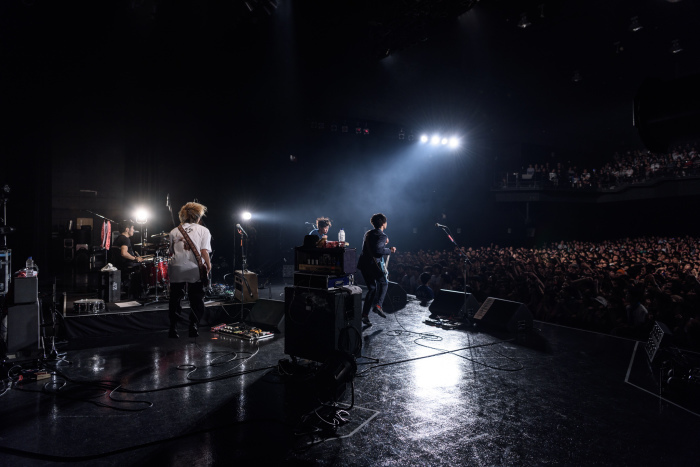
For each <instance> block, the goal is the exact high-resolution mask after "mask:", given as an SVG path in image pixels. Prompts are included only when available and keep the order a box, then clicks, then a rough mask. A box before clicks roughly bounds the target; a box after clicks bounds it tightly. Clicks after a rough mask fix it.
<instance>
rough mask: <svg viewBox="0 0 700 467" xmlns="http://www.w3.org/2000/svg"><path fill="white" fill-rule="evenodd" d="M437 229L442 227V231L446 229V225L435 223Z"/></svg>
mask: <svg viewBox="0 0 700 467" xmlns="http://www.w3.org/2000/svg"><path fill="white" fill-rule="evenodd" d="M435 227H440V228H441V229H446V228H447V226H446V225H442V224H438V223H437V222H436V223H435Z"/></svg>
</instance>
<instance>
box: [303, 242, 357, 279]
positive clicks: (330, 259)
mask: <svg viewBox="0 0 700 467" xmlns="http://www.w3.org/2000/svg"><path fill="white" fill-rule="evenodd" d="M356 266H357V261H356V259H355V249H354V248H344V247H338V248H307V247H296V248H294V269H295V270H297V271H302V272H308V273H312V274H327V275H336V276H342V275H346V274H354V273H355V271H356V269H357V267H356Z"/></svg>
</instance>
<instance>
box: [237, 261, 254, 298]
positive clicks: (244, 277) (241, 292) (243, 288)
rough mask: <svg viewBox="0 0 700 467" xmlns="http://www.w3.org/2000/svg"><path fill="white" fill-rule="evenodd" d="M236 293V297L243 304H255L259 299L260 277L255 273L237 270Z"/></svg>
mask: <svg viewBox="0 0 700 467" xmlns="http://www.w3.org/2000/svg"><path fill="white" fill-rule="evenodd" d="M235 277H236V291H235V292H234V296H235V297H236V299H238V300H240V301H241V302H244V303H247V302H254V301H256V300H257V299H258V275H257V274H255V273H254V272H250V271H246V272H245V274H244V273H243V271H241V270H240V269H239V270H236V271H235Z"/></svg>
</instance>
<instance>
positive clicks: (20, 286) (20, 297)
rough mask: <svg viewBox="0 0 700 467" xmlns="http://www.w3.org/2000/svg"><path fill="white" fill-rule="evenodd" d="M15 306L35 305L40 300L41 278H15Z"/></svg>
mask: <svg viewBox="0 0 700 467" xmlns="http://www.w3.org/2000/svg"><path fill="white" fill-rule="evenodd" d="M13 284H14V286H15V305H19V304H22V303H34V302H36V301H37V300H38V298H39V278H38V277H36V276H34V277H15V280H14V282H13Z"/></svg>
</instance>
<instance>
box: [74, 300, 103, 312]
mask: <svg viewBox="0 0 700 467" xmlns="http://www.w3.org/2000/svg"><path fill="white" fill-rule="evenodd" d="M73 311H74V312H76V313H101V312H103V311H105V302H104V300H100V299H97V298H84V299H82V300H76V301H75V302H73Z"/></svg>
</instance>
